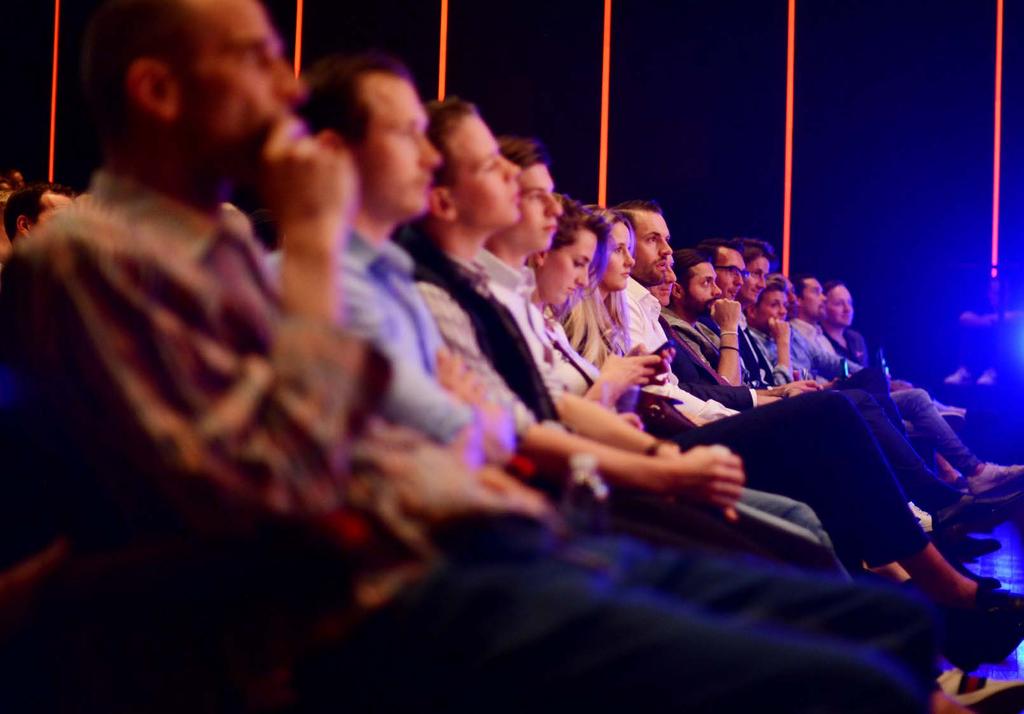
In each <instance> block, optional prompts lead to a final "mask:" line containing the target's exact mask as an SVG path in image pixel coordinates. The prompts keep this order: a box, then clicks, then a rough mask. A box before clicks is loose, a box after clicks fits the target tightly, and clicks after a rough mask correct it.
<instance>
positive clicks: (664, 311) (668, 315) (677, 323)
mask: <svg viewBox="0 0 1024 714" xmlns="http://www.w3.org/2000/svg"><path fill="white" fill-rule="evenodd" d="M661 316H662V317H664V318H665V322H667V323H668V324H670V325H672V326H673V327H689V328H690V329H693V325H690V324H688V323H687V322H686V320H684V319H683V318H681V317H679V315H677V314H675V313H674V312H672V311H671V310H670V309H668V308H667V307H663V308H661Z"/></svg>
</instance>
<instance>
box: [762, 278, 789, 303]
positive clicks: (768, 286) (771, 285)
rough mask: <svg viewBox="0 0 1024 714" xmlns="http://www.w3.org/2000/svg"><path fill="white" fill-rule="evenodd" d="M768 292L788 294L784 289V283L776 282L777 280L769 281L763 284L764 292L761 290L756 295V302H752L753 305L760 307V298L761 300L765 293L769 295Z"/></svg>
mask: <svg viewBox="0 0 1024 714" xmlns="http://www.w3.org/2000/svg"><path fill="white" fill-rule="evenodd" d="M770 292H783V293H785V292H788V290H787V288H786V283H785V282H783V281H782V280H777V279H776V280H769V281H768V282H767V283H765V286H764V290H762V291H761V292H760V293H758V295H757V300H755V301H754V304H755V305H760V304H761V298H763V297H764V296H765V294H766V293H770Z"/></svg>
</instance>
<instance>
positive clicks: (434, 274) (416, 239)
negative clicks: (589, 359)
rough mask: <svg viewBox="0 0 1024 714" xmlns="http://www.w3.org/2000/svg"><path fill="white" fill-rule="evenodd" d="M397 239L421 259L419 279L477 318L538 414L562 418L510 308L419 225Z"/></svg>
mask: <svg viewBox="0 0 1024 714" xmlns="http://www.w3.org/2000/svg"><path fill="white" fill-rule="evenodd" d="M396 242H397V243H398V244H399V245H401V246H402V247H403V248H405V250H406V251H408V252H409V254H410V255H411V256H412V258H413V260H414V261H416V271H415V278H416V280H417V281H421V282H425V283H430V284H432V285H436V286H438V287H439V288H441V289H442V290H444V291H445V292H447V293H448V294H449V295H451V296H452V299H453V300H455V302H456V303H458V305H459V307H461V308H462V309H463V310H464V311H465V312H466V314H467V315H469V319H470V321H471V322H472V323H473V331H474V332H475V333H476V339H477V342H478V343H479V344H480V349H481V351H482V352H483V353H484V355H485V356H486V357H487V359H488V360H490V362H491V364H492V365H494V369H495V370H497V372H498V374H500V375H501V376H502V378H503V379H504V380H505V383H506V384H507V385H508V386H509V389H511V390H512V391H513V392H515V394H516V396H518V397H519V399H521V400H522V402H523V403H524V404H525V405H526V406H527V407H528V408H529V409H530V411H532V412H533V414H534V416H536V417H537V419H539V420H542V421H544V420H555V421H557V420H558V412H557V411H556V409H555V405H554V402H552V401H551V396H550V395H549V394H548V391H547V388H546V387H545V386H544V379H543V378H542V377H541V375H540V372H539V371H538V370H537V366H536V365H535V364H534V362H533V355H532V354H531V352H530V347H529V345H528V344H527V342H526V338H524V337H523V334H522V332H520V331H519V326H518V325H517V324H516V320H515V318H514V317H512V314H511V313H510V312H509V311H508V309H507V308H506V307H505V306H504V305H502V304H501V303H499V302H498V301H497V300H495V299H494V298H493V297H490V298H489V297H485V296H483V295H481V294H480V293H479V292H478V291H477V289H476V288H475V287H473V284H472V282H471V281H470V280H469V279H468V278H467V277H466V276H465V275H463V274H462V272H461V270H460V268H459V266H458V265H457V264H456V263H454V262H453V261H452V260H451V259H450V258H449V257H448V256H446V255H445V254H444V253H443V252H442V251H441V250H440V249H439V248H438V247H437V246H436V245H434V243H433V241H431V240H430V239H429V238H428V237H427V236H426V234H425V233H423V231H422V230H420V229H419V228H414V227H407V228H404V229H402V231H401V232H400V233H399V235H398V237H397V238H396Z"/></svg>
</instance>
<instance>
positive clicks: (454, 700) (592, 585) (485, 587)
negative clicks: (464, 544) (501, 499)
mask: <svg viewBox="0 0 1024 714" xmlns="http://www.w3.org/2000/svg"><path fill="white" fill-rule="evenodd" d="M474 552H475V553H476V554H477V557H473V558H469V559H466V558H454V559H449V560H448V561H447V562H445V563H444V564H443V565H441V566H439V567H438V568H437V570H436V571H435V572H434V573H433V574H432V576H431V577H430V578H429V579H428V580H427V581H425V582H423V583H422V584H420V585H419V586H417V587H414V588H412V589H411V590H409V591H408V592H406V593H405V594H404V595H403V596H402V597H400V598H399V600H398V601H396V602H394V603H392V604H391V605H390V606H388V607H387V608H385V609H384V610H382V611H380V612H378V613H376V614H375V615H374V616H373V617H371V618H370V619H369V620H368V621H366V622H365V623H363V625H362V627H360V628H359V630H358V631H357V632H355V633H353V634H352V635H351V636H349V637H348V638H346V639H345V640H344V641H343V642H340V643H338V644H337V645H335V646H334V647H332V648H330V649H328V650H327V651H325V652H323V653H322V654H321V655H320V656H319V657H317V658H316V659H315V660H312V661H310V662H309V663H308V664H307V666H306V667H305V668H303V669H302V670H301V671H300V676H299V678H298V689H299V692H300V695H301V696H302V698H303V699H304V701H305V704H306V706H305V708H303V709H302V711H308V712H328V711H331V712H334V711H338V710H339V706H341V708H343V709H344V710H347V711H376V712H391V711H396V712H399V711H401V712H405V711H423V712H427V711H429V712H480V711H488V712H500V713H504V712H517V713H518V712H523V711H531V712H563V711H644V712H682V711H686V712H719V713H720V712H750V711H786V712H796V713H799V712H822V711H842V712H872V713H874V714H878V713H880V712H914V711H923V710H924V707H925V702H926V700H927V697H928V691H927V690H928V687H929V683H930V682H931V681H933V678H934V673H933V671H932V668H933V666H934V665H933V662H934V660H933V657H934V650H933V639H932V637H933V635H932V626H931V622H930V616H929V615H928V614H927V612H926V610H925V609H924V607H923V606H922V605H920V604H919V603H918V602H917V601H914V600H911V599H910V598H909V597H908V596H906V595H904V594H903V593H899V592H896V591H889V590H876V589H869V588H866V587H864V586H862V585H854V584H849V583H844V582H839V581H835V580H831V579H827V578H822V577H818V578H811V577H808V576H805V575H795V574H790V573H775V572H769V571H766V570H760V569H756V568H753V567H751V566H749V565H747V564H739V565H738V564H736V563H733V562H729V561H726V560H717V559H714V558H711V557H706V556H696V555H681V554H678V553H675V552H672V551H654V550H651V549H649V548H647V547H645V546H642V545H640V544H638V543H637V542H635V541H629V540H625V539H602V540H588V541H584V542H577V543H574V544H573V543H570V544H569V545H568V546H563V547H559V548H556V549H555V550H554V551H553V552H551V553H541V552H534V553H529V554H526V553H514V554H506V555H498V556H496V555H495V554H493V553H487V554H483V553H480V551H479V550H475V549H474ZM339 703H340V704H339ZM342 705H343V706H342Z"/></svg>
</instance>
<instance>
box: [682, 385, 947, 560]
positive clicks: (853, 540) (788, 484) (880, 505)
mask: <svg viewBox="0 0 1024 714" xmlns="http://www.w3.org/2000/svg"><path fill="white" fill-rule="evenodd" d="M675 441H676V442H677V443H678V444H679V446H680V447H681V448H683V449H687V448H690V447H692V446H697V445H701V444H705V445H706V444H724V445H725V446H728V447H729V448H730V449H732V450H733V451H735V452H736V453H737V454H739V455H740V456H741V457H742V458H743V462H744V466H745V468H746V471H747V482H748V484H749V485H750V486H751V487H752V488H757V489H760V490H762V491H769V492H773V493H780V494H782V495H785V496H789V497H790V498H795V499H796V500H798V501H803V502H804V503H806V504H808V505H809V506H811V508H813V509H814V511H815V512H816V513H817V514H818V516H819V517H820V518H821V522H822V524H823V525H824V526H825V529H826V530H827V531H828V533H829V535H830V536H831V537H832V542H833V545H834V546H835V549H836V554H837V555H838V557H839V559H840V561H841V562H842V563H843V565H845V566H846V567H847V569H849V570H850V571H851V572H855V571H856V570H857V569H859V568H860V563H861V561H862V560H863V561H866V562H867V563H868V564H869V565H872V566H875V565H882V564H884V563H890V562H893V561H897V560H901V559H903V558H905V557H907V556H910V555H913V554H915V553H917V552H919V551H920V550H922V549H923V548H924V547H925V546H926V545H927V544H928V539H927V537H926V536H925V534H924V533H923V532H922V531H921V528H920V526H919V525H918V523H917V520H916V519H915V518H914V516H913V515H912V514H911V513H910V510H909V509H908V508H907V496H906V495H905V494H904V492H903V490H902V488H901V487H900V484H899V483H898V482H897V480H896V479H895V477H894V475H893V471H892V469H891V468H890V465H889V462H888V461H887V460H886V458H885V456H884V455H883V453H882V451H881V450H880V448H879V445H878V441H877V440H876V439H875V437H874V436H873V435H872V433H871V430H870V429H869V428H868V426H867V424H866V423H865V421H864V419H863V418H862V417H861V415H860V413H859V412H858V410H857V408H856V407H855V406H854V403H853V402H852V401H851V398H850V396H849V395H848V394H846V393H843V392H817V393H813V394H807V395H804V396H801V397H798V398H794V399H787V400H782V401H779V402H776V403H774V404H770V405H768V406H765V407H758V408H757V409H752V410H750V411H747V412H742V413H740V414H737V415H735V416H732V417H729V418H727V419H722V420H719V421H716V422H714V423H712V424H708V425H706V426H703V427H700V428H699V429H694V430H692V431H688V432H684V433H682V434H679V435H678V436H677V437H676V438H675Z"/></svg>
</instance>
